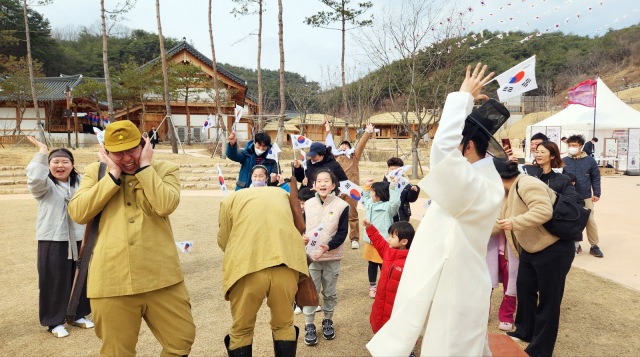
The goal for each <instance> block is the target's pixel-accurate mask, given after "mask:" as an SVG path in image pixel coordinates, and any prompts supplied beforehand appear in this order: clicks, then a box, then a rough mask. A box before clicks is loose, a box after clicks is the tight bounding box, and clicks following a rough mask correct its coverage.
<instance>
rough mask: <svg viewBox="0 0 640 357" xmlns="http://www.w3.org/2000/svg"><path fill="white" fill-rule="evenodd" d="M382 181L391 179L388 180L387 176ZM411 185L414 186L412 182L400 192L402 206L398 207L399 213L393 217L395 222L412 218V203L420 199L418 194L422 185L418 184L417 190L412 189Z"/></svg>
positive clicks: (407, 220)
mask: <svg viewBox="0 0 640 357" xmlns="http://www.w3.org/2000/svg"><path fill="white" fill-rule="evenodd" d="M382 182H389V180H387V176H385V177H384V178H383V179H382ZM411 187H413V185H412V184H410V183H409V184H407V185H406V186H405V187H404V189H402V192H401V193H400V208H398V214H396V215H395V216H394V217H393V221H394V222H398V221H405V222H409V219H411V205H410V203H411V202H415V201H416V200H418V196H419V195H420V186H416V188H417V189H418V191H417V192H416V191H414V190H412V189H411Z"/></svg>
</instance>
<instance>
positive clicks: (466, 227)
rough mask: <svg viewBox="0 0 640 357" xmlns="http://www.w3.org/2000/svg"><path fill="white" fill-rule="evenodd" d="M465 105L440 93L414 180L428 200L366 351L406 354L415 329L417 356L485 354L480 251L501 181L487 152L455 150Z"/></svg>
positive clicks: (486, 285)
mask: <svg viewBox="0 0 640 357" xmlns="http://www.w3.org/2000/svg"><path fill="white" fill-rule="evenodd" d="M472 109H473V97H472V96H471V95H470V94H468V93H451V94H449V96H448V97H447V102H446V104H445V107H444V112H443V114H442V119H441V121H440V127H439V128H438V132H437V133H436V137H435V139H434V142H433V148H432V151H431V172H430V173H429V174H428V175H427V176H426V177H425V178H424V179H422V181H420V183H419V186H420V188H421V189H423V190H425V192H427V194H428V195H429V196H430V197H431V198H432V199H433V203H432V204H431V206H430V208H429V210H428V211H427V213H426V214H425V216H424V218H423V219H422V222H421V223H420V226H419V227H418V230H417V231H416V234H415V237H414V240H413V243H412V245H411V249H410V252H409V255H408V257H407V261H406V264H405V268H404V272H403V275H402V278H401V280H400V285H399V287H398V292H397V295H396V300H395V303H394V306H393V312H392V314H391V319H390V320H389V321H388V322H387V323H386V324H385V325H384V326H383V327H382V329H381V330H380V331H378V333H377V334H376V335H375V336H374V337H373V339H372V340H371V341H370V342H369V344H367V348H368V349H369V352H371V354H372V355H373V356H381V357H382V356H384V357H391V356H403V357H404V356H408V355H409V354H410V353H411V350H412V349H413V347H414V346H415V343H416V341H417V340H418V337H419V336H420V334H421V333H423V334H424V339H423V343H422V352H421V356H482V355H485V356H486V355H490V351H488V340H487V319H488V315H489V306H490V297H491V278H490V276H489V269H488V267H487V263H486V260H485V257H486V254H487V243H488V241H489V237H490V236H491V229H492V227H493V225H494V223H495V221H496V218H497V217H498V211H499V209H500V204H501V203H502V199H503V198H504V188H503V185H502V181H501V179H500V176H499V175H498V172H497V171H496V169H495V166H494V165H493V161H492V159H491V158H485V159H482V160H480V161H478V162H475V163H474V164H473V165H472V164H470V163H469V161H467V159H466V158H465V157H464V156H463V155H462V153H461V152H460V150H458V146H459V145H460V142H461V141H462V128H463V127H464V123H465V119H466V117H467V116H468V115H469V113H471V110H472ZM485 348H486V349H485Z"/></svg>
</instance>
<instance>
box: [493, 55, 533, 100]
mask: <svg viewBox="0 0 640 357" xmlns="http://www.w3.org/2000/svg"><path fill="white" fill-rule="evenodd" d="M496 80H497V81H498V83H499V84H500V88H499V89H498V98H500V100H501V101H504V100H507V99H509V98H513V97H517V96H519V95H521V94H522V93H526V92H528V91H532V90H534V89H537V88H538V83H537V82H536V56H532V57H531V58H529V59H527V60H525V61H523V62H521V63H518V64H517V65H515V66H513V67H511V69H509V70H508V71H506V72H504V73H502V74H501V75H499V76H497V77H496Z"/></svg>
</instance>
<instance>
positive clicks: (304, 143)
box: [289, 134, 313, 150]
mask: <svg viewBox="0 0 640 357" xmlns="http://www.w3.org/2000/svg"><path fill="white" fill-rule="evenodd" d="M289 135H291V142H292V143H293V150H300V149H305V148H308V147H311V143H313V141H311V139H309V138H306V137H304V136H302V135H293V134H289Z"/></svg>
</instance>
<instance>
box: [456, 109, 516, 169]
mask: <svg viewBox="0 0 640 357" xmlns="http://www.w3.org/2000/svg"><path fill="white" fill-rule="evenodd" d="M509 116H511V114H510V113H509V110H507V108H506V107H505V106H504V105H502V104H500V103H499V102H498V101H497V100H495V99H489V100H488V101H487V102H486V103H484V104H483V105H482V106H481V107H480V108H478V109H476V110H474V111H473V112H471V114H469V116H468V117H467V120H466V121H465V127H464V130H463V132H464V138H463V140H462V142H463V143H464V146H463V151H464V149H466V147H467V145H468V144H469V141H470V140H471V138H472V137H473V135H474V134H475V133H476V132H478V131H480V132H481V133H482V134H483V135H482V136H483V137H485V138H486V139H487V141H488V142H489V147H488V148H487V152H488V153H489V155H491V156H493V157H494V158H496V159H499V160H505V161H506V160H508V159H509V157H508V156H507V154H506V153H505V152H504V149H503V148H502V145H500V143H498V141H497V140H496V139H495V138H494V137H493V134H495V133H496V132H497V131H498V130H499V129H500V128H501V127H502V125H504V123H505V122H506V121H507V119H509Z"/></svg>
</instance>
